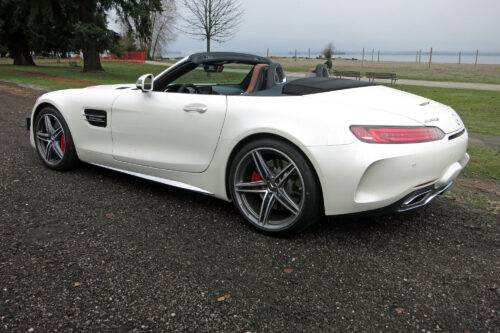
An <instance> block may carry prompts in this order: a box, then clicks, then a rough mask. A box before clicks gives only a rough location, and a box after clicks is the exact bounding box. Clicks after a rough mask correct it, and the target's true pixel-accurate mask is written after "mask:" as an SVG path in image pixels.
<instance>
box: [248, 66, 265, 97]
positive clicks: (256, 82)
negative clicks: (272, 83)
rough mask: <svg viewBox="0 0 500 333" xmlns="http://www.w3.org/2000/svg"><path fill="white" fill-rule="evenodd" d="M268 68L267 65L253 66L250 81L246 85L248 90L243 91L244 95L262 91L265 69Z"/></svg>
mask: <svg viewBox="0 0 500 333" xmlns="http://www.w3.org/2000/svg"><path fill="white" fill-rule="evenodd" d="M268 67H269V65H267V64H258V65H255V66H254V68H253V70H252V77H251V79H250V83H249V84H248V88H247V90H246V91H245V94H250V93H253V92H254V91H258V90H260V89H262V83H263V82H264V79H265V76H264V74H265V73H266V69H267V68H268Z"/></svg>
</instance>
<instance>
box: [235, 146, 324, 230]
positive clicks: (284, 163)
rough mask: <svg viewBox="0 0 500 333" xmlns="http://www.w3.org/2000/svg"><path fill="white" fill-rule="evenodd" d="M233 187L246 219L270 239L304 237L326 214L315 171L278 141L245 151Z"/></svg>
mask: <svg viewBox="0 0 500 333" xmlns="http://www.w3.org/2000/svg"><path fill="white" fill-rule="evenodd" d="M229 185H230V192H231V197H232V199H233V202H234V204H235V206H236V208H237V209H238V210H239V211H240V213H241V214H242V215H243V217H244V218H245V219H246V220H247V221H248V222H249V223H250V224H251V225H252V226H254V227H255V228H257V229H258V230H259V231H261V232H263V233H265V234H268V235H277V236H278V235H280V236H281V235H291V234H294V233H298V232H301V231H303V230H305V229H306V228H308V227H309V226H311V225H312V224H314V223H315V222H316V221H317V220H318V219H319V218H320V217H321V216H322V215H323V214H322V202H323V200H322V195H321V188H320V185H319V182H318V180H317V178H316V175H315V173H314V170H313V168H312V166H311V165H310V163H309V162H308V161H307V160H306V158H305V157H304V156H303V155H302V153H301V152H300V151H298V150H297V149H296V148H295V147H293V146H292V145H290V144H288V143H285V142H283V141H280V140H277V139H258V140H255V141H252V142H249V143H247V144H246V145H245V146H243V147H242V148H241V149H240V150H239V151H238V152H237V153H236V155H235V156H234V158H233V159H232V162H231V166H230V174H229Z"/></svg>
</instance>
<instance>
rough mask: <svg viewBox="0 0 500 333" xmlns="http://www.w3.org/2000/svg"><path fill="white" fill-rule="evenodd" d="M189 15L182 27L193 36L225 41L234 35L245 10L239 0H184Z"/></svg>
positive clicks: (208, 42)
mask: <svg viewBox="0 0 500 333" xmlns="http://www.w3.org/2000/svg"><path fill="white" fill-rule="evenodd" d="M183 3H184V7H185V9H186V11H187V12H188V16H187V17H185V18H184V25H183V27H182V28H180V30H181V31H183V32H184V33H186V34H188V35H190V36H192V37H193V38H196V39H200V40H206V42H207V52H210V43H211V41H212V40H213V41H215V42H218V43H222V42H225V41H227V40H229V39H231V37H232V36H233V34H234V32H235V31H236V29H237V28H238V26H239V24H240V22H241V16H242V15H243V10H242V9H241V8H240V5H239V3H238V1H237V0H184V2H183Z"/></svg>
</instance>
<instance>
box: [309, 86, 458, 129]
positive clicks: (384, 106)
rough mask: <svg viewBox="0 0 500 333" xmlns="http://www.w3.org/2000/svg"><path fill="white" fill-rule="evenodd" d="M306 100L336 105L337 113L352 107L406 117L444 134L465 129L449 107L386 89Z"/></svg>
mask: <svg viewBox="0 0 500 333" xmlns="http://www.w3.org/2000/svg"><path fill="white" fill-rule="evenodd" d="M304 97H306V98H312V99H316V100H321V101H325V102H331V103H334V104H337V105H338V107H335V109H337V108H338V109H339V110H342V108H341V105H349V106H355V107H360V108H366V109H372V110H378V111H383V112H389V113H393V114H397V115H399V116H405V117H408V118H411V119H413V120H416V121H418V122H419V123H421V124H422V125H425V126H436V127H439V128H440V129H441V130H442V131H443V132H445V133H452V132H455V131H457V130H459V129H461V128H463V126H464V125H463V123H462V121H461V120H460V117H459V116H458V115H457V113H456V112H455V111H454V110H453V109H452V108H450V107H449V106H446V105H444V104H441V103H438V102H435V101H432V100H430V99H428V98H425V97H421V96H417V95H414V94H410V93H407V92H404V91H400V90H397V89H392V88H388V87H384V86H369V87H359V88H356V89H344V90H339V91H330V92H325V93H319V94H313V95H307V96H304ZM366 125H372V124H366ZM373 125H378V124H373ZM381 125H383V124H381Z"/></svg>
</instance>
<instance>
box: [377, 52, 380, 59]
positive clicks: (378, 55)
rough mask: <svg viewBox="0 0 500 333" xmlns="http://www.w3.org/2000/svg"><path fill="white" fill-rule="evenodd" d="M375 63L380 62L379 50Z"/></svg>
mask: <svg viewBox="0 0 500 333" xmlns="http://www.w3.org/2000/svg"><path fill="white" fill-rule="evenodd" d="M377 62H380V50H378V54H377Z"/></svg>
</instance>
